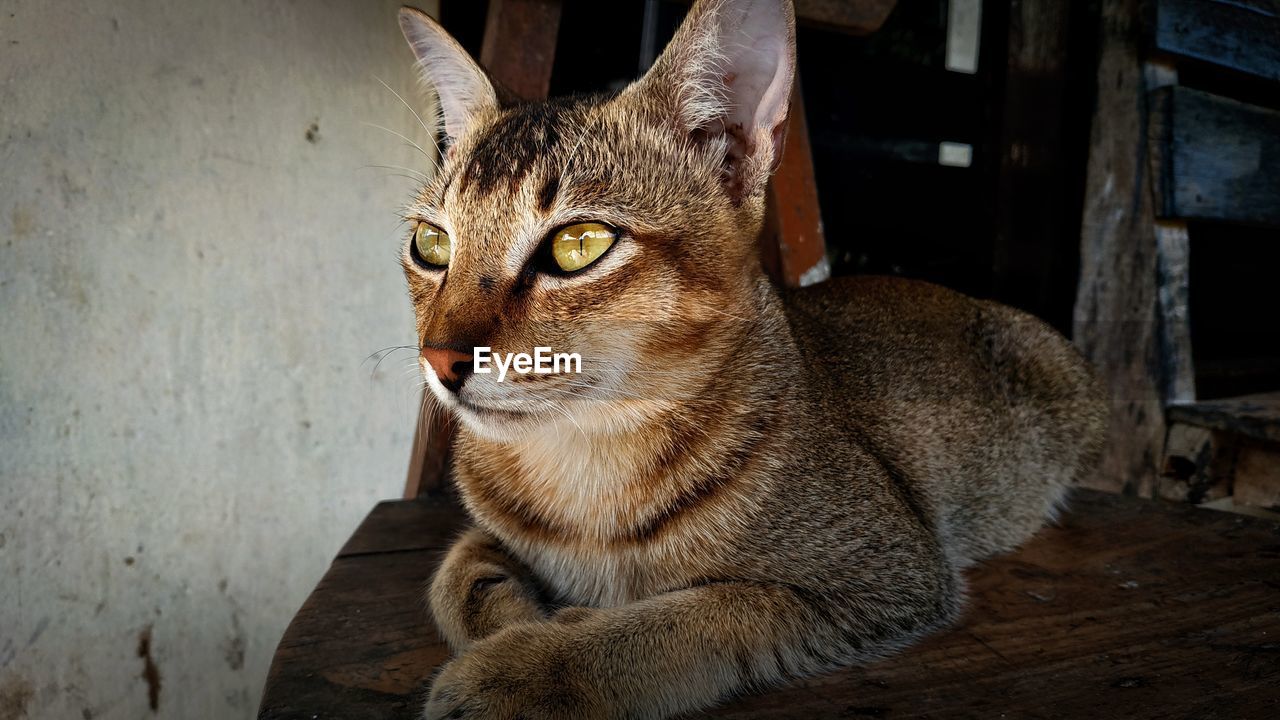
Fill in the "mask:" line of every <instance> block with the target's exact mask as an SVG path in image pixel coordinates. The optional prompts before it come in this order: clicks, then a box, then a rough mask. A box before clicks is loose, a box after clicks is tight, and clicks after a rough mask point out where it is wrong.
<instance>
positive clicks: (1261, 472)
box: [1232, 443, 1280, 510]
mask: <svg viewBox="0 0 1280 720" xmlns="http://www.w3.org/2000/svg"><path fill="white" fill-rule="evenodd" d="M1232 494H1233V495H1234V497H1235V501H1236V502H1238V503H1242V504H1244V505H1252V506H1254V507H1260V508H1268V509H1272V510H1280V445H1277V444H1271V443H1243V444H1241V446H1240V453H1239V455H1238V456H1237V457H1236V476H1235V484H1234V490H1233V492H1232Z"/></svg>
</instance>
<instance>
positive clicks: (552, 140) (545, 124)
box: [461, 101, 576, 195]
mask: <svg viewBox="0 0 1280 720" xmlns="http://www.w3.org/2000/svg"><path fill="white" fill-rule="evenodd" d="M575 105H576V103H566V102H554V101H553V102H546V103H528V104H525V105H520V106H517V107H516V108H513V109H512V110H510V111H508V112H507V113H506V114H504V115H503V116H502V117H500V118H498V120H497V121H495V122H494V123H493V125H491V126H490V127H488V128H486V129H485V131H484V134H483V135H481V137H480V138H479V139H478V140H477V142H476V144H475V146H473V147H472V149H471V153H470V155H469V157H468V158H467V165H466V169H465V170H464V171H463V174H462V178H461V189H464V190H468V191H471V192H474V193H476V194H478V195H488V194H490V193H492V192H493V191H494V190H496V189H497V188H498V187H499V186H500V185H502V186H506V188H507V189H508V190H510V191H512V192H514V191H515V190H516V188H518V187H519V185H520V183H521V182H523V181H524V180H525V178H527V177H528V176H529V174H530V173H532V172H533V170H534V169H535V168H536V167H537V166H538V163H539V162H540V161H544V160H545V159H546V158H547V157H548V156H550V155H551V154H553V153H554V151H555V150H556V149H557V148H558V146H559V145H560V140H561V138H562V137H563V135H564V134H565V131H566V130H569V129H570V124H571V122H572V116H573V115H576V112H574V111H575V110H576V108H575Z"/></svg>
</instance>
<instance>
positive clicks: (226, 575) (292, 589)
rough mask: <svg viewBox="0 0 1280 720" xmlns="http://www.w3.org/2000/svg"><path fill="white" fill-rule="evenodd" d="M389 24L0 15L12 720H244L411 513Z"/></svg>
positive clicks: (400, 72) (266, 1)
mask: <svg viewBox="0 0 1280 720" xmlns="http://www.w3.org/2000/svg"><path fill="white" fill-rule="evenodd" d="M399 4H400V3H399V1H398V0H377V1H373V0H367V1H362V2H354V1H351V0H308V1H294V2H286V1H283V0H279V1H276V0H255V1H249V0H200V1H198V2H197V1H191V0H183V1H181V2H171V1H167V0H112V1H111V2H74V1H73V0H54V1H50V0H40V1H37V0H0V720H8V719H9V718H20V717H32V718H145V717H151V716H153V715H155V716H160V717H167V718H184V719H185V718H205V717H209V718H247V717H252V716H253V715H254V713H255V710H256V705H257V701H258V696H259V694H260V692H261V687H262V682H263V679H264V677H265V675H266V671H267V666H268V663H269V661H270V657H271V653H272V651H273V649H274V647H275V644H276V642H277V640H278V639H279V637H280V634H281V633H282V632H283V630H284V627H285V624H286V623H287V622H288V620H289V618H290V617H291V616H292V615H293V612H294V611H295V610H296V609H297V607H298V606H299V604H300V603H301V602H302V600H303V599H304V598H305V597H306V594H307V593H308V591H309V590H310V589H311V587H312V586H313V585H314V583H315V582H316V580H317V579H319V577H320V575H321V574H322V573H323V571H324V569H325V567H326V566H327V565H328V562H329V560H330V558H331V557H332V555H333V554H334V553H335V552H336V550H337V549H338V547H339V546H340V545H341V543H342V541H343V540H344V539H345V538H346V537H347V536H348V535H349V534H350V532H351V531H352V530H353V529H354V528H355V526H356V524H357V522H358V521H359V519H360V518H361V517H362V516H363V515H364V513H365V512H366V511H367V510H368V509H369V508H370V507H371V505H372V504H373V503H374V501H375V500H376V499H378V498H385V497H390V496H395V495H397V494H398V493H399V491H400V489H401V486H402V483H403V478H404V472H405V469H406V464H407V461H408V453H409V445H410V441H411V437H410V430H411V427H412V423H413V417H414V412H415V410H416V395H415V393H414V379H413V378H411V377H408V376H406V375H405V373H404V369H405V361H406V360H408V359H410V358H411V357H412V354H411V353H410V354H400V355H398V356H395V357H393V358H392V359H390V360H388V361H387V362H386V363H383V365H382V368H381V370H380V371H379V372H378V373H377V375H376V377H374V378H373V379H371V377H370V371H371V366H372V363H369V364H364V365H362V362H363V361H364V359H365V357H366V356H367V355H368V354H369V353H371V352H373V351H374V350H377V349H379V348H382V347H384V346H388V345H399V344H405V343H411V342H412V341H413V340H412V325H411V319H410V310H409V304H408V301H407V299H406V298H405V293H404V289H403V281H402V279H401V277H400V274H399V270H398V268H397V265H396V252H397V245H398V243H399V237H400V229H399V227H398V219H397V218H396V216H395V211H396V208H397V206H398V205H399V204H400V203H402V202H403V201H404V200H405V199H406V198H407V195H408V192H409V191H410V188H411V184H410V183H409V182H408V181H406V180H404V179H401V178H398V177H393V176H392V173H394V172H395V171H390V172H389V171H386V170H380V169H370V168H367V167H364V166H367V165H371V164H383V165H403V166H408V167H413V168H421V169H426V168H427V167H428V166H427V163H426V162H425V161H424V160H423V158H422V157H421V156H419V155H418V154H417V151H415V150H412V149H409V148H407V146H406V145H405V144H404V143H403V142H401V141H400V140H398V139H396V138H395V137H393V136H391V135H388V134H387V133H385V132H383V131H381V130H377V129H372V128H369V127H367V126H364V125H362V124H361V123H362V122H370V123H376V124H379V125H384V126H387V127H389V128H392V129H395V130H397V131H400V132H402V133H405V134H408V135H411V136H412V137H414V138H415V139H417V141H418V142H419V143H420V144H426V143H427V142H428V141H427V140H425V135H424V133H423V132H422V131H421V130H420V129H417V128H416V121H415V120H414V119H413V117H412V115H410V114H409V112H408V111H407V110H405V109H404V107H403V106H401V105H400V103H399V101H397V100H396V98H395V97H394V96H393V95H392V94H391V93H390V92H388V91H387V90H386V89H384V88H383V87H382V86H381V85H380V84H379V83H378V81H377V80H376V79H375V78H381V79H383V80H385V81H386V82H387V83H388V84H389V85H390V86H391V87H393V88H396V89H397V90H399V91H400V92H401V93H402V94H406V96H407V97H410V98H411V99H412V98H416V97H420V95H419V94H418V93H417V86H416V82H415V81H414V79H413V77H412V74H411V69H410V62H411V56H410V54H409V52H408V50H407V49H406V48H405V47H404V44H403V41H402V40H401V38H400V37H399V31H398V29H397V26H396V18H395V9H396V7H397V6H398V5H399ZM420 4H423V5H425V4H427V3H420ZM148 635H149V637H150V643H149V657H150V659H151V661H153V662H154V666H155V669H156V671H157V672H158V678H159V680H158V683H159V684H158V686H157V687H158V707H157V710H155V711H153V710H152V709H151V708H150V706H149V698H148V690H149V683H148V681H147V680H146V679H145V678H144V668H145V665H146V661H147V658H144V657H140V656H139V646H140V643H141V642H142V638H143V637H146V636H148Z"/></svg>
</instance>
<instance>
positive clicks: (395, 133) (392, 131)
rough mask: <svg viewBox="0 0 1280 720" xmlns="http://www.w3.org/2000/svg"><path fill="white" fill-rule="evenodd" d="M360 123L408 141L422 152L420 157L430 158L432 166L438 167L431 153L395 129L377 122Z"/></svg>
mask: <svg viewBox="0 0 1280 720" xmlns="http://www.w3.org/2000/svg"><path fill="white" fill-rule="evenodd" d="M360 124H361V125H367V126H369V127H372V128H377V129H379V130H382V131H383V132H389V133H391V134H392V135H395V136H396V137H398V138H400V139H401V140H403V141H405V142H407V143H409V144H410V145H412V146H413V147H415V148H417V150H418V152H420V153H422V157H424V158H426V159H428V160H430V161H431V164H432V165H433V166H434V168H435V169H437V170H438V169H439V163H438V162H437V161H436V158H435V156H433V155H432V154H431V153H429V152H427V151H426V150H423V149H422V146H421V145H419V144H418V143H416V142H414V141H412V140H410V139H409V138H408V137H407V136H405V135H401V134H400V133H398V132H396V131H395V130H392V129H391V128H388V127H383V126H381V125H379V124H377V123H371V122H362V123H360Z"/></svg>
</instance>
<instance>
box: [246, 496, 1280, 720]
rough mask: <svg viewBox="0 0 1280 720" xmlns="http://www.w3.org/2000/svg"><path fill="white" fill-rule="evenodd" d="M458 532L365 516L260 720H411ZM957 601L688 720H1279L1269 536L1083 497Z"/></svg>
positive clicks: (439, 524)
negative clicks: (791, 681) (849, 656)
mask: <svg viewBox="0 0 1280 720" xmlns="http://www.w3.org/2000/svg"><path fill="white" fill-rule="evenodd" d="M464 524H465V519H464V518H463V516H462V513H461V511H460V510H458V509H457V508H456V507H454V506H452V505H450V504H448V503H447V502H445V501H440V500H431V499H424V500H413V501H400V502H389V503H382V504H380V505H378V506H377V507H376V508H375V509H374V510H373V512H372V513H371V514H370V515H369V518H368V519H367V520H366V521H365V523H364V524H363V525H362V526H361V528H360V530H359V531H358V532H357V533H356V535H355V537H353V538H352V540H351V542H349V543H348V544H347V546H346V547H345V548H344V549H343V551H342V555H340V556H339V557H338V558H337V559H336V560H335V561H334V563H333V566H332V567H331V568H330V570H329V572H328V573H327V574H326V575H325V577H324V579H323V580H322V581H321V582H320V584H319V586H318V587H317V588H316V589H315V592H314V593H313V594H312V595H311V597H310V598H309V599H308V600H307V601H306V603H305V604H304V605H303V607H302V609H301V610H299V612H298V614H297V616H296V617H295V618H294V620H293V623H292V624H291V625H290V626H289V629H288V631H287V632H286V633H285V636H284V638H283V639H282V640H281V642H280V646H279V649H278V650H277V652H276V656H275V658H274V661H273V663H272V666H271V671H270V675H269V677H268V679H267V684H266V692H265V695H264V698H263V701H262V705H261V708H260V712H259V717H260V718H273V719H282V718H300V719H301V718H305V719H307V720H319V719H321V718H349V719H356V720H361V719H363V718H380V719H384V720H385V719H389V718H404V719H406V720H408V719H409V718H415V717H417V714H418V713H419V711H420V708H421V701H422V697H423V693H424V692H425V689H426V687H427V684H428V682H429V679H430V677H431V674H432V673H433V672H434V670H435V668H437V667H438V666H439V665H440V663H442V662H443V661H444V660H445V659H446V658H447V656H448V651H447V649H446V648H445V646H444V645H443V644H442V643H441V642H440V640H439V639H438V637H437V636H436V634H435V631H434V629H433V628H432V625H431V622H430V620H429V619H428V615H427V613H426V610H425V607H424V603H423V600H422V590H423V587H424V586H425V583H426V582H427V579H428V578H429V577H430V575H431V572H432V570H433V569H434V567H435V565H436V563H437V562H438V560H439V557H440V555H441V553H442V551H443V548H444V547H445V546H446V544H447V543H448V542H449V540H450V538H451V537H452V536H453V535H454V534H455V533H456V532H457V531H458V530H459V529H460V528H461V527H462V526H463V525H464ZM969 585H970V591H971V593H972V600H971V602H970V605H969V609H968V611H967V612H966V614H965V616H964V618H963V620H962V621H961V623H960V624H959V625H958V626H957V627H955V628H953V629H951V630H949V631H946V632H944V633H941V634H938V635H936V636H934V637H932V638H929V639H927V640H926V641H924V642H922V643H921V644H919V645H917V646H915V647H914V648H912V649H909V650H907V651H906V652H904V653H902V654H899V655H897V656H895V657H892V658H889V659H887V660H884V661H881V662H877V663H874V664H871V665H868V666H865V667H860V668H853V669H849V670H844V671H839V672H835V673H831V674H829V675H824V676H821V677H817V678H813V679H809V680H805V681H802V682H799V683H797V684H795V685H792V686H790V687H786V688H782V689H778V690H774V691H772V692H769V693H766V694H764V695H759V696H752V697H746V698H740V699H738V700H736V701H734V702H732V703H730V704H728V705H726V706H725V707H722V708H720V709H717V710H715V711H712V712H707V713H702V714H699V715H697V717H716V718H737V719H739V720H748V719H751V720H761V719H763V718H1000V717H1007V718H1090V719H1091V720H1092V719H1105V718H1156V717H1161V718H1164V717H1167V718H1224V719H1226V718H1232V719H1238V720H1245V719H1248V718H1273V717H1277V713H1280V524H1277V523H1274V522H1269V521H1265V520H1259V519H1256V518H1247V517H1243V516H1238V515H1232V514H1227V513H1220V512H1216V511H1212V510H1201V509H1196V508H1192V507H1188V506H1185V505H1173V504H1168V503H1161V502H1158V501H1148V500H1138V499H1135V498H1128V497H1122V496H1116V495H1108V494H1103V493H1099V492H1095V491H1088V490H1081V491H1077V493H1076V494H1075V497H1074V499H1073V502H1072V508H1071V510H1070V511H1069V512H1068V513H1067V514H1066V515H1065V516H1064V517H1063V519H1062V520H1061V521H1060V523H1059V524H1058V525H1057V526H1055V527H1051V528H1048V529H1045V530H1043V531H1042V532H1041V533H1040V534H1039V535H1037V536H1036V538H1034V539H1033V540H1032V541H1031V542H1030V543H1028V544H1027V545H1026V546H1025V547H1024V548H1022V549H1021V550H1020V551H1019V552H1017V553H1015V554H1013V555H1009V556H1005V557H1001V558H997V559H994V560H992V561H989V562H986V563H983V564H982V565H980V566H979V567H977V568H975V569H973V570H972V571H971V572H970V573H969Z"/></svg>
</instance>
